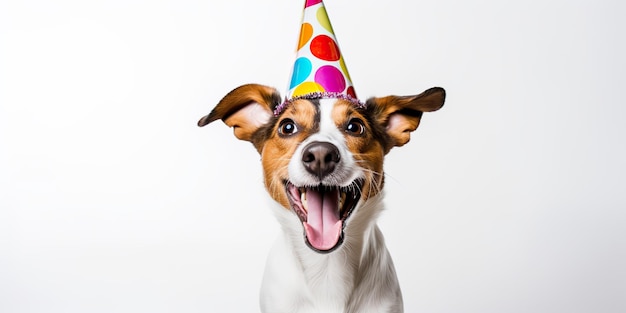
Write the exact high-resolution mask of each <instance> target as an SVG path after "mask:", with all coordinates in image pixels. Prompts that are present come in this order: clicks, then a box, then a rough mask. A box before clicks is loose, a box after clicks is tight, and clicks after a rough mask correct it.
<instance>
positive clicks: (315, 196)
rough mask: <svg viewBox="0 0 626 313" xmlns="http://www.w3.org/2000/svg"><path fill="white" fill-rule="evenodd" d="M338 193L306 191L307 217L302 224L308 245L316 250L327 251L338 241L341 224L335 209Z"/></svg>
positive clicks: (334, 191) (335, 191) (337, 211)
mask: <svg viewBox="0 0 626 313" xmlns="http://www.w3.org/2000/svg"><path fill="white" fill-rule="evenodd" d="M338 192H339V191H337V190H333V191H317V190H311V189H308V190H307V193H306V201H307V207H308V209H307V210H308V216H307V221H306V222H304V223H303V224H304V230H305V231H306V237H307V239H308V240H309V243H310V244H311V246H313V247H314V248H315V249H317V250H329V249H331V248H333V247H334V246H335V245H337V242H338V241H339V236H340V235H341V226H342V222H341V220H339V209H338V208H337V202H338V196H339V194H338Z"/></svg>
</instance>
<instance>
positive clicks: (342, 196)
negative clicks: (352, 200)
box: [338, 192, 346, 211]
mask: <svg viewBox="0 0 626 313" xmlns="http://www.w3.org/2000/svg"><path fill="white" fill-rule="evenodd" d="M345 202H346V193H345V192H340V193H339V206H338V209H339V211H341V208H343V204H344V203H345Z"/></svg>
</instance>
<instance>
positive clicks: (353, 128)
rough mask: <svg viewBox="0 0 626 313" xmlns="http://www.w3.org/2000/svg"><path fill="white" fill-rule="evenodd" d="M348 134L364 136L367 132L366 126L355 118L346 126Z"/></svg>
mask: <svg viewBox="0 0 626 313" xmlns="http://www.w3.org/2000/svg"><path fill="white" fill-rule="evenodd" d="M346 132H347V133H348V134H350V135H353V136H359V135H362V134H363V133H364V132H365V125H363V121H361V120H360V119H358V118H353V119H351V120H350V122H348V124H346Z"/></svg>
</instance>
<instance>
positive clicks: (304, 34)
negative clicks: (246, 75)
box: [274, 0, 363, 115]
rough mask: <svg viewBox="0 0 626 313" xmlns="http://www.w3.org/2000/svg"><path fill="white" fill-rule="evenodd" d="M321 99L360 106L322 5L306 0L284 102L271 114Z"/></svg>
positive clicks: (315, 0) (321, 3)
mask: <svg viewBox="0 0 626 313" xmlns="http://www.w3.org/2000/svg"><path fill="white" fill-rule="evenodd" d="M320 98H341V99H346V100H349V101H351V102H353V103H354V104H355V105H357V106H363V103H362V102H361V101H359V100H358V99H357V97H356V93H355V91H354V86H352V80H351V79H350V74H348V69H347V68H346V64H345V62H344V60H343V56H342V55H341V52H340V51H339V45H338V44H337V39H336V38H335V33H334V31H333V27H332V25H331V24H330V20H329V19H328V14H327V13H326V7H325V6H324V2H323V1H322V0H305V4H304V13H303V15H302V25H301V28H300V37H299V40H298V47H297V50H296V61H295V63H294V65H293V70H292V72H291V79H290V82H289V88H287V94H286V95H285V102H283V103H282V104H281V105H279V106H278V107H277V108H276V110H275V111H274V114H275V115H279V114H280V113H281V112H282V111H283V110H284V108H285V107H286V106H288V105H289V103H291V102H292V101H294V100H297V99H320Z"/></svg>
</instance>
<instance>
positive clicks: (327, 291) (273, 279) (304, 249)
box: [261, 99, 403, 313]
mask: <svg viewBox="0 0 626 313" xmlns="http://www.w3.org/2000/svg"><path fill="white" fill-rule="evenodd" d="M320 102H321V103H320V107H321V122H320V123H321V124H320V132H319V133H317V134H314V135H312V136H310V137H309V138H308V139H306V140H305V141H304V142H303V143H301V144H300V146H299V148H298V149H297V150H296V153H295V154H294V156H298V155H301V152H302V147H304V146H306V144H308V143H309V142H312V141H327V142H330V143H332V144H334V145H336V146H337V147H338V148H339V150H340V154H341V155H340V156H341V160H342V161H341V162H340V164H339V165H338V167H337V168H336V169H335V172H333V174H331V175H329V176H328V177H327V178H325V180H324V182H323V183H325V184H329V185H342V186H346V185H348V184H349V183H351V182H352V181H354V180H355V179H356V178H359V177H362V176H363V171H362V170H361V169H360V168H359V167H358V166H357V165H356V162H355V161H354V159H353V157H352V154H351V153H350V151H349V150H348V149H347V147H346V144H345V139H344V137H343V134H342V132H341V131H340V130H339V129H337V127H336V126H335V123H334V122H333V121H332V119H331V116H330V111H331V109H332V106H333V102H334V100H332V99H325V100H321V101H320ZM289 176H290V177H289V178H290V180H291V181H292V182H293V183H294V184H295V185H314V184H319V181H318V180H317V179H316V178H315V177H314V176H312V175H310V174H309V173H308V172H307V171H306V170H305V169H304V168H303V166H302V162H300V158H298V157H294V159H293V160H292V161H291V162H290V164H289ZM382 198H383V193H382V192H380V193H379V194H378V195H377V196H375V197H374V198H371V199H369V200H368V201H367V202H365V203H359V205H358V207H357V208H355V210H354V212H353V213H352V215H351V216H350V217H349V218H348V220H347V221H346V227H345V233H344V242H343V244H342V245H341V246H340V247H339V248H338V249H337V250H335V251H333V252H331V253H328V254H320V253H317V252H314V251H313V250H311V249H310V248H309V247H308V246H307V245H306V244H305V242H304V237H303V236H304V235H303V227H302V223H301V222H300V220H299V218H298V217H297V216H296V215H295V214H294V213H293V212H290V211H288V210H285V208H283V207H281V206H280V205H279V204H278V203H275V202H274V204H273V205H272V207H273V209H274V212H275V214H276V217H277V219H278V221H279V223H280V225H281V227H282V230H283V232H282V234H281V235H280V237H279V238H278V240H277V242H276V244H275V245H274V247H273V249H272V250H271V252H270V254H269V257H268V259H267V264H266V268H265V274H264V278H263V284H262V288H261V310H262V311H263V312H266V313H275V312H301V313H304V312H316V313H319V312H324V313H333V312H351V313H352V312H354V313H357V312H358V313H365V312H377V313H378V312H402V311H403V307H402V295H401V292H400V287H399V284H398V280H397V278H396V273H395V269H394V266H393V262H392V260H391V257H390V255H389V252H388V251H387V248H386V246H385V243H384V239H383V236H382V233H381V232H380V230H379V229H378V226H376V219H377V217H378V215H379V213H380V212H381V211H382V210H383V205H382Z"/></svg>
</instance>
